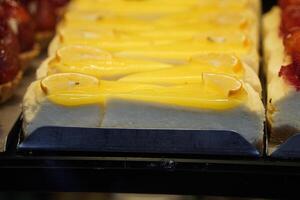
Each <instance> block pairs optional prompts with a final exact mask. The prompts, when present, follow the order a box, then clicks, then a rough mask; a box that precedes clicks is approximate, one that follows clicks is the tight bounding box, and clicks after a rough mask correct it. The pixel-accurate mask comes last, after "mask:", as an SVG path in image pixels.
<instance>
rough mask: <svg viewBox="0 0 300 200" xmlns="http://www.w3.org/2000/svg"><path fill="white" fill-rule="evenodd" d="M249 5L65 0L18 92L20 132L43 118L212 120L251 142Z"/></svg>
mask: <svg viewBox="0 0 300 200" xmlns="http://www.w3.org/2000/svg"><path fill="white" fill-rule="evenodd" d="M257 9H259V3H258V1H248V0H242V1H236V0H226V1H218V0H213V1H198V0H191V1H181V0H175V1H172V3H170V1H167V0H163V1H158V0H145V1H125V0H112V1H109V0H97V1H93V2H91V1H84V0H74V1H73V2H72V3H70V6H69V7H68V10H67V13H66V15H65V17H64V19H63V20H62V21H61V23H60V24H59V26H58V28H57V32H56V36H55V37H54V39H53V41H52V42H51V45H50V47H49V49H48V54H49V55H48V58H47V59H46V60H45V61H44V62H43V64H42V65H41V66H40V68H39V69H38V71H37V78H38V80H37V81H35V82H34V83H32V84H31V86H30V87H29V88H28V91H27V93H26V95H25V97H24V101H23V113H24V124H23V126H24V132H25V134H26V136H28V135H29V134H31V133H32V132H33V131H34V130H36V129H37V128H39V127H43V126H67V127H70V126H71V127H74V126H75V127H99V128H103V127H105V128H153V129H195V130H203V129H212V130H233V131H236V132H237V133H239V134H241V135H242V136H243V137H244V138H245V139H246V140H247V141H249V142H250V143H251V144H253V145H257V144H261V142H262V139H263V128H264V126H263V124H264V107H263V104H262V101H261V98H260V95H259V93H260V92H261V86H260V82H259V79H258V77H257V74H256V73H257V71H258V53H257V49H258V37H257V32H258V28H257V24H258V21H257V18H258V10H257ZM233 11H234V12H235V13H234V15H233V14H232V13H230V12H233ZM237 16H239V17H237Z"/></svg>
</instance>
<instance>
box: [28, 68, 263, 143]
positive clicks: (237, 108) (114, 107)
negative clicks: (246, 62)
mask: <svg viewBox="0 0 300 200" xmlns="http://www.w3.org/2000/svg"><path fill="white" fill-rule="evenodd" d="M200 79H201V80H200V81H199V82H198V83H190V84H184V85H174V86H162V85H154V84H140V83H129V82H124V81H99V80H98V79H96V78H95V77H93V76H88V75H83V74H76V73H60V74H54V75H50V76H47V77H46V78H44V79H42V80H38V81H36V82H34V83H33V84H32V85H31V86H30V88H29V89H28V92H27V94H26V96H25V98H24V104H23V106H24V116H25V118H24V120H25V123H24V130H25V133H27V134H28V133H31V132H32V131H34V130H36V129H37V128H38V127H42V126H48V125H55V126H72V127H76V126H79V127H106V128H107V127H109V128H168V129H196V130H198V129H213V130H233V131H237V132H238V133H240V134H241V135H242V136H244V137H245V138H246V139H247V140H248V141H249V142H251V143H253V144H256V143H257V142H261V140H262V137H263V121H264V108H263V105H262V102H261V101H260V98H259V95H258V93H257V92H255V91H254V90H253V89H252V87H251V86H249V85H248V84H244V83H243V82H241V81H239V80H238V79H236V78H234V77H232V76H227V75H222V74H212V73H204V74H203V75H202V76H201V77H200ZM237 121H238V122H239V123H236V122H237Z"/></svg>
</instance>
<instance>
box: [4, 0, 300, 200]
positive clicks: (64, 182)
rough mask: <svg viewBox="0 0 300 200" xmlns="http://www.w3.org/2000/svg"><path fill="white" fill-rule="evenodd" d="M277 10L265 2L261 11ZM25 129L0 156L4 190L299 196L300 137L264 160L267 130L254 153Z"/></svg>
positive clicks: (197, 140)
mask: <svg viewBox="0 0 300 200" xmlns="http://www.w3.org/2000/svg"><path fill="white" fill-rule="evenodd" d="M274 3H275V2H272V1H263V6H264V10H265V11H266V10H268V9H269V8H270V7H271V6H272V5H273V4H274ZM261 74H263V73H261ZM261 80H262V82H263V85H264V82H265V81H264V77H263V75H261ZM263 88H264V89H265V87H263ZM263 91H265V90H263ZM22 124H23V118H22V115H21V116H20V118H19V119H18V120H17V121H16V123H15V126H14V127H13V128H12V130H11V132H10V134H9V135H8V140H7V142H6V151H5V152H4V153H3V154H1V156H0V163H1V164H0V175H1V177H2V178H3V181H2V183H3V184H2V185H1V188H0V189H2V190H18V191H24V190H25V191H28V190H30V191H32V190H35V191H90V192H125V193H127V192H128V193H158V194H195V195H225V196H242V197H274V198H280V197H285V198H286V197H288V196H290V197H292V196H294V195H295V194H297V192H298V191H297V189H296V187H297V183H298V182H299V181H300V162H299V160H298V159H299V158H300V147H299V145H298V144H299V142H300V141H299V140H300V136H299V135H295V136H294V137H292V138H290V139H289V140H288V141H287V142H286V143H285V144H282V145H281V146H280V147H279V148H277V150H276V151H274V152H273V153H272V154H271V155H269V152H270V151H269V147H268V143H267V139H268V138H267V137H268V131H267V130H265V136H264V139H263V142H262V143H261V144H259V145H257V146H253V145H252V144H250V143H249V142H248V141H247V140H245V139H244V138H243V137H241V136H240V135H239V134H237V133H235V132H232V131H222V130H218V131H214V130H207V131H197V130H168V129H160V130H157V129H155V130H154V129H151V130H150V129H105V128H101V129H99V128H62V127H42V128H39V129H37V130H35V131H34V132H32V133H31V134H30V135H29V136H28V137H26V138H24V133H23V130H22ZM265 129H267V127H265ZM271 148H272V147H271ZM12 176H13V177H18V178H17V179H13V178H11V177H12Z"/></svg>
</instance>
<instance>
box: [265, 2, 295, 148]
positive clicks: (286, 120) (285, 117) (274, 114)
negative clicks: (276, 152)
mask: <svg viewBox="0 0 300 200" xmlns="http://www.w3.org/2000/svg"><path fill="white" fill-rule="evenodd" d="M282 2H283V1H282ZM295 2H296V1H295ZM290 3H293V2H292V1H291V2H290ZM290 6H291V7H290V8H289V9H288V10H285V11H284V13H282V12H283V10H282V8H280V7H274V8H273V9H272V11H270V12H269V13H268V14H267V15H266V16H265V17H264V36H265V38H264V53H265V57H264V59H265V63H266V65H265V71H266V74H267V80H268V115H267V117H268V122H269V125H270V128H271V141H272V142H273V143H275V144H281V143H283V142H284V141H285V140H286V139H288V138H289V137H290V136H291V135H294V134H296V133H299V132H300V121H299V119H300V112H299V107H300V101H299V100H300V92H299V89H300V87H299V85H300V84H299V77H300V73H299V69H298V68H299V65H298V64H297V63H299V60H298V55H299V43H297V41H299V31H297V27H298V28H299V25H300V24H298V25H297V23H296V24H295V23H293V17H295V18H297V17H298V20H296V21H294V22H297V21H298V22H299V19H300V18H299V15H289V14H291V13H290V12H294V11H296V12H298V13H299V12H300V9H299V7H298V8H297V7H293V5H290ZM282 16H284V19H283V18H282ZM282 23H283V24H282ZM288 26H291V27H290V28H291V29H290V30H289V29H285V28H286V27H288ZM292 29H294V30H292ZM291 30H292V31H291Z"/></svg>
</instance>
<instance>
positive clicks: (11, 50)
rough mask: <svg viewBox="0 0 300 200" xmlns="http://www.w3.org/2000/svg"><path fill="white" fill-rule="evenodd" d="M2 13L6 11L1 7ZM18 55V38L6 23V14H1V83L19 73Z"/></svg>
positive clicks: (10, 79)
mask: <svg viewBox="0 0 300 200" xmlns="http://www.w3.org/2000/svg"><path fill="white" fill-rule="evenodd" d="M0 13H4V10H3V8H1V7H0ZM18 56H19V43H18V39H17V37H16V35H15V34H14V33H13V32H12V30H11V29H10V28H9V26H8V24H7V23H6V18H5V17H4V15H3V14H0V84H3V83H7V82H9V81H12V80H13V79H14V78H15V77H16V75H17V74H18V72H19V70H20V68H19V59H18Z"/></svg>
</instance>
